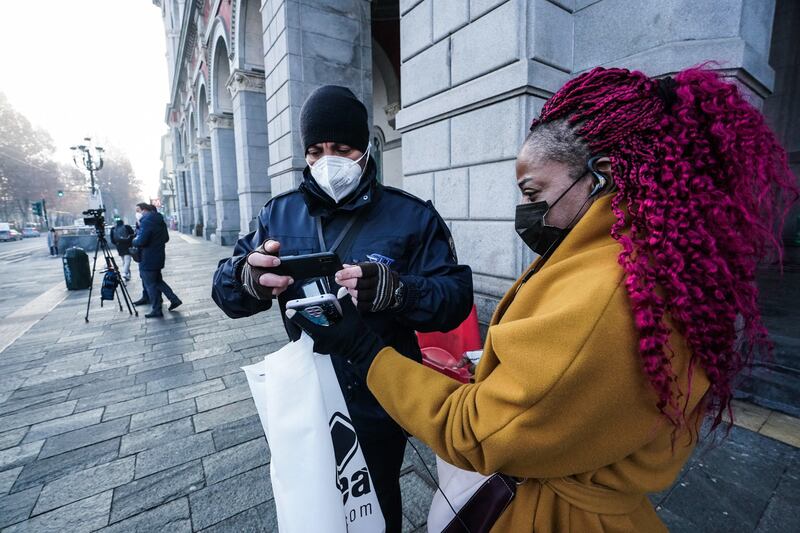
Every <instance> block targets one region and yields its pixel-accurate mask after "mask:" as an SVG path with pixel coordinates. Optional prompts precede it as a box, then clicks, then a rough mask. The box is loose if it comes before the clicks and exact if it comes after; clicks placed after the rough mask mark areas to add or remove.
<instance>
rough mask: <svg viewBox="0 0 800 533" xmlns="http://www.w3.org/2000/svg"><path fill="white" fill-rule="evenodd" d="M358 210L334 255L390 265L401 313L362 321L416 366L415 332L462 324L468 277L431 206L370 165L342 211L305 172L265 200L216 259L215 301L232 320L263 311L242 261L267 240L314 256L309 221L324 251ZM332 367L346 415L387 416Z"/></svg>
mask: <svg viewBox="0 0 800 533" xmlns="http://www.w3.org/2000/svg"><path fill="white" fill-rule="evenodd" d="M362 210H366V212H364V213H363V214H362V215H361V216H360V218H359V225H360V226H361V229H360V231H359V233H358V235H357V236H356V238H355V239H354V240H353V243H352V246H350V247H349V248H350V250H349V253H348V251H346V250H339V252H340V258H341V260H342V262H343V263H351V264H352V263H356V262H360V261H367V260H368V257H367V256H368V255H373V254H380V255H381V256H383V257H385V258H389V259H391V260H393V262H392V264H391V265H390V268H392V269H393V270H394V271H396V272H397V273H398V274H399V275H400V279H401V280H402V281H403V283H404V284H405V286H406V287H407V291H406V298H405V302H404V304H403V306H402V307H401V308H400V309H397V310H393V311H383V312H380V313H367V314H366V315H365V316H364V320H365V321H366V322H367V323H368V324H369V326H370V327H371V328H372V329H373V330H374V331H375V332H376V333H378V334H379V335H380V336H381V337H382V338H383V340H384V341H385V342H386V343H387V344H389V345H391V346H393V347H394V348H395V349H397V350H398V351H399V352H400V353H402V354H404V355H406V356H407V357H410V358H412V359H415V360H417V361H419V360H421V353H420V350H419V345H418V344H417V339H416V335H415V334H414V331H415V330H416V331H448V330H450V329H453V328H455V327H457V326H458V325H459V324H460V323H461V322H462V321H463V320H464V319H466V317H467V315H468V314H469V312H470V310H471V309H472V272H471V270H470V268H469V267H468V266H466V265H459V264H458V262H457V259H456V255H455V249H454V246H453V240H452V238H451V236H450V231H449V230H448V228H447V225H446V224H445V223H444V221H443V220H442V219H441V217H440V216H439V214H438V213H437V212H436V210H435V209H434V207H433V205H432V204H431V203H430V202H423V201H422V200H420V199H419V198H416V197H414V196H412V195H410V194H408V193H406V192H404V191H401V190H398V189H394V188H391V187H384V186H382V185H381V184H379V183H378V182H377V180H376V178H375V166H374V162H373V161H372V160H370V163H369V166H368V167H367V172H366V173H365V176H364V178H362V181H361V183H360V184H359V187H358V189H357V190H356V191H355V192H354V193H353V194H352V195H350V198H349V199H347V200H345V202H344V203H343V205H340V206H336V205H335V204H334V203H333V201H332V200H330V198H329V197H328V196H327V195H326V194H325V193H324V192H322V190H321V189H320V188H319V186H318V185H317V184H316V182H315V181H314V180H313V178H311V177H310V175H309V174H308V169H306V172H305V179H304V182H303V184H301V185H300V187H299V189H298V190H296V191H292V192H289V193H285V194H281V195H278V196H276V197H274V198H273V199H272V200H270V201H269V202H268V203H267V204H266V205H265V206H264V207H263V208H262V209H261V212H260V213H259V217H258V227H257V230H256V231H255V232H253V233H251V234H249V235H247V236H246V237H244V238H242V239H239V241H238V242H237V244H236V247H235V248H234V252H233V257H231V258H230V259H225V260H222V261H220V263H219V266H218V268H217V271H216V273H215V275H214V286H213V291H212V296H213V298H214V301H215V302H216V303H217V305H219V307H220V308H221V309H222V310H223V311H224V312H225V313H226V314H227V315H228V316H230V317H231V318H240V317H245V316H250V315H253V314H255V313H258V312H261V311H264V310H267V309H269V308H270V307H271V305H272V302H271V301H261V300H257V299H255V298H252V297H251V296H249V295H248V294H247V292H245V291H244V289H243V287H242V284H241V282H240V281H239V270H240V268H241V266H242V261H243V260H244V258H245V256H246V255H247V254H248V253H249V252H250V251H252V250H253V249H254V248H256V247H257V246H259V245H260V244H261V243H262V242H264V241H265V240H267V239H275V240H277V241H279V242H280V243H281V255H295V254H308V253H313V252H319V251H321V249H320V243H319V238H318V236H317V230H316V224H315V220H314V217H316V216H319V217H320V219H321V221H322V228H323V234H324V239H325V242H326V244H327V245H328V246H330V245H331V244H332V243H333V242H334V241H335V240H336V237H337V236H338V235H339V234H340V232H341V229H342V228H343V227H344V225H345V224H346V223H347V220H348V219H349V217H350V216H351V215H352V214H353V213H358V212H361V211H362ZM342 253H345V254H346V256H345V257H342ZM300 297H302V295H300V294H298V293H297V291H296V290H292V288H290V289H289V290H287V291H286V292H284V293H283V294H281V296H280V297H279V298H278V302H279V305H280V307H281V311H283V310H284V308H285V304H286V302H287V301H289V300H291V299H294V298H300ZM284 325H285V326H286V328H287V332H288V333H289V336H290V337H292V338H294V337H295V336H296V335H297V334H298V332H297V331H296V330H295V328H294V325H293V324H292V323H291V322H288V321H286V320H284ZM334 367H335V369H336V373H337V376H338V377H339V382H340V384H341V385H342V390H343V392H344V394H345V398H346V399H347V400H348V406H349V409H350V411H351V416H353V417H355V418H363V417H368V418H381V417H388V415H386V414H385V412H383V410H382V409H381V408H380V406H378V404H377V401H376V400H375V399H374V397H372V394H371V393H369V391H368V390H366V385H365V384H364V383H361V382H360V380H359V379H357V378H356V377H355V373H353V372H351V370H350V369H349V368H348V367H347V363H345V362H342V361H339V360H338V359H336V358H334ZM358 404H360V405H358Z"/></svg>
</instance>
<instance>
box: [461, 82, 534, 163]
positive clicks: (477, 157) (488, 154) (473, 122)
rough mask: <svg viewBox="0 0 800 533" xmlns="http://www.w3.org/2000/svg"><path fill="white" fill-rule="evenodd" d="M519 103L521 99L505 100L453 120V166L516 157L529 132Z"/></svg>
mask: <svg viewBox="0 0 800 533" xmlns="http://www.w3.org/2000/svg"><path fill="white" fill-rule="evenodd" d="M519 102H520V99H519V98H514V99H510V100H504V101H502V102H498V103H496V104H492V105H490V106H487V107H482V108H479V109H476V110H474V111H470V112H468V113H464V114H462V115H458V116H457V117H453V118H452V119H451V120H452V136H453V138H452V142H451V154H452V155H451V158H452V163H453V166H466V165H474V164H479V163H486V162H490V161H498V160H502V159H511V158H513V157H515V156H516V155H517V150H518V149H519V145H520V143H521V141H522V137H523V134H524V130H525V128H524V126H523V123H522V122H521V121H522V119H523V117H522V116H521V115H522V110H521V109H520V106H519ZM525 122H527V117H525Z"/></svg>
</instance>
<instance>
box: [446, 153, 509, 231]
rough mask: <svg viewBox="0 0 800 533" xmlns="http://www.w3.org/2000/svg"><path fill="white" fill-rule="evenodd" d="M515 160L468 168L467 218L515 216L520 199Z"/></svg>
mask: <svg viewBox="0 0 800 533" xmlns="http://www.w3.org/2000/svg"><path fill="white" fill-rule="evenodd" d="M514 163H515V162H514V160H513V159H511V160H508V161H501V162H499V163H489V164H488V165H479V166H476V167H472V168H470V171H469V174H470V180H469V216H470V218H480V219H486V218H489V219H504V220H511V219H513V218H514V209H515V207H516V205H517V204H518V203H519V201H520V193H519V189H518V187H517V185H516V178H515V172H514ZM437 190H438V189H437ZM437 196H438V195H437Z"/></svg>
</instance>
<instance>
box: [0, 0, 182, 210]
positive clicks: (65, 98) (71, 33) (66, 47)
mask: <svg viewBox="0 0 800 533" xmlns="http://www.w3.org/2000/svg"><path fill="white" fill-rule="evenodd" d="M0 6H1V7H2V25H0V91H2V92H4V93H5V94H6V96H7V97H8V99H9V101H10V103H11V105H13V106H14V107H15V108H16V109H17V110H18V111H20V112H21V113H23V114H24V115H25V116H27V117H28V119H29V120H30V121H31V122H32V123H33V124H34V125H35V126H38V127H41V128H44V129H45V130H47V131H49V132H50V135H52V137H53V140H54V141H55V144H56V146H57V152H56V157H57V158H58V159H60V160H68V161H71V155H70V151H69V146H71V145H74V144H78V143H79V142H80V141H81V140H82V139H83V138H84V137H86V136H91V137H92V138H93V139H95V140H97V141H99V143H100V144H102V143H103V142H106V143H108V144H109V145H113V146H114V147H115V148H117V149H120V150H122V151H123V152H124V153H125V154H126V155H127V156H128V158H129V159H130V160H131V163H132V164H133V168H134V171H135V172H136V176H137V177H138V178H139V179H140V180H141V182H142V184H143V187H144V192H145V194H147V195H150V196H155V193H156V191H157V189H158V176H159V170H160V168H161V161H160V160H159V155H160V150H161V144H160V142H161V135H163V134H164V133H165V132H166V129H167V127H166V125H165V124H164V109H165V106H166V103H167V100H168V98H169V87H168V85H167V84H168V81H167V63H166V58H165V50H166V46H165V42H164V28H163V23H162V19H161V10H160V9H159V8H158V7H156V6H154V5H153V2H152V1H151V0H36V1H31V0H22V1H19V0H17V1H12V0H0ZM109 148H110V146H109Z"/></svg>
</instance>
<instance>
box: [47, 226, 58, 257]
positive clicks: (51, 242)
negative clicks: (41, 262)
mask: <svg viewBox="0 0 800 533" xmlns="http://www.w3.org/2000/svg"><path fill="white" fill-rule="evenodd" d="M47 246H49V247H50V256H51V257H56V256H58V233H56V229H55V228H50V231H48V232H47Z"/></svg>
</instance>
